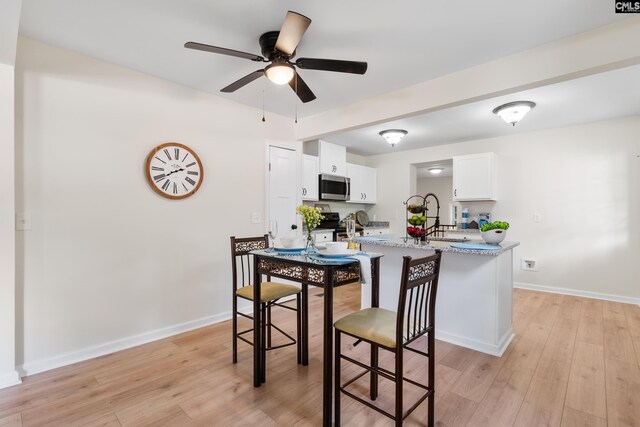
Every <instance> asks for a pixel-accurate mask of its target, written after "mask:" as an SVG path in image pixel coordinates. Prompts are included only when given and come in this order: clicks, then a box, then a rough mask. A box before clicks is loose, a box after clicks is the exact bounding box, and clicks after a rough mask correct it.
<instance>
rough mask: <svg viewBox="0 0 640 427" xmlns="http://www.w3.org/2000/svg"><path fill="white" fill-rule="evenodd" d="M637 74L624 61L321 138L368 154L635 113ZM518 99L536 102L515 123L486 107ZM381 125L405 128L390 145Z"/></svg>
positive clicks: (638, 108)
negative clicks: (615, 66)
mask: <svg viewBox="0 0 640 427" xmlns="http://www.w3.org/2000/svg"><path fill="white" fill-rule="evenodd" d="M639 76H640V66H633V67H627V68H622V69H619V70H615V71H610V72H607V73H601V74H597V75H592V76H589V77H583V78H580V79H575V80H570V81H566V82H563V83H557V84H554V85H549V86H544V87H540V88H537V89H532V90H527V91H523V92H519V93H516V94H511V95H507V96H502V97H498V98H493V99H489V100H484V101H479V102H474V103H470V104H466V105H462V106H458V107H454V108H449V109H445V110H441V111H436V112H433V113H428V114H424V115H419V116H414V117H411V118H407V119H402V120H395V121H392V122H388V123H385V124H381V125H376V126H369V127H365V128H361V129H356V130H353V131H349V132H345V133H341V134H336V135H331V136H327V137H325V138H323V139H325V140H327V141H330V142H334V143H337V144H340V145H344V146H346V147H347V150H348V151H349V152H353V153H355V154H361V155H372V154H384V153H391V152H394V151H402V150H413V149H416V148H423V147H430V146H436V145H442V144H450V143H455V142H461V141H468V140H475V139H482V138H489V137H496V136H502V135H511V134H517V133H522V132H532V131H536V130H541V129H547V128H554V127H560V126H568V125H574V124H579V123H587V122H593V121H598V120H606V119H611V118H615V117H623V116H630V115H638V114H640V78H639ZM522 100H526V101H533V102H535V103H536V104H537V106H536V107H535V108H534V109H533V110H531V111H530V112H529V113H528V114H527V115H526V116H525V118H524V119H522V121H521V122H520V123H518V124H517V125H516V126H515V127H513V126H511V125H509V124H507V123H505V122H504V121H503V120H502V119H500V118H499V117H497V116H496V115H494V114H493V113H492V111H493V109H494V108H495V107H497V106H499V105H502V104H505V103H507V102H511V101H522ZM384 129H405V130H407V131H408V132H409V133H408V134H407V136H405V137H404V139H403V140H402V142H400V143H399V144H397V145H396V146H395V147H391V146H389V145H388V144H387V143H386V142H385V141H384V139H383V138H381V137H380V135H378V133H379V132H380V131H381V130H384Z"/></svg>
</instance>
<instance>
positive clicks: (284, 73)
mask: <svg viewBox="0 0 640 427" xmlns="http://www.w3.org/2000/svg"><path fill="white" fill-rule="evenodd" d="M264 73H265V74H266V76H267V78H268V79H269V80H271V81H272V82H273V83H275V84H277V85H286V84H287V83H289V82H290V81H291V79H292V78H293V76H294V74H295V71H294V70H293V66H291V65H289V64H284V63H282V62H274V63H273V64H270V65H267V67H266V68H265V69H264Z"/></svg>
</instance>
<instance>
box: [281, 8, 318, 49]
mask: <svg viewBox="0 0 640 427" xmlns="http://www.w3.org/2000/svg"><path fill="white" fill-rule="evenodd" d="M310 24H311V19H309V18H307V17H306V16H304V15H300V14H299V13H296V12H292V11H288V12H287V16H286V17H285V18H284V22H283V23H282V28H280V34H279V35H278V40H277V41H276V49H278V50H279V51H280V52H284V53H286V54H287V55H292V54H293V52H294V51H295V50H296V47H298V44H299V43H300V40H302V36H303V35H304V32H305V31H307V28H309V25H310Z"/></svg>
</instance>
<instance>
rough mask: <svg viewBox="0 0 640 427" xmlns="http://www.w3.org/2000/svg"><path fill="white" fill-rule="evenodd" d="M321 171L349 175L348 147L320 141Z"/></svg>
mask: <svg viewBox="0 0 640 427" xmlns="http://www.w3.org/2000/svg"><path fill="white" fill-rule="evenodd" d="M318 157H320V173H327V174H330V175H338V176H347V148H346V147H343V146H342V145H336V144H332V143H330V142H326V141H318Z"/></svg>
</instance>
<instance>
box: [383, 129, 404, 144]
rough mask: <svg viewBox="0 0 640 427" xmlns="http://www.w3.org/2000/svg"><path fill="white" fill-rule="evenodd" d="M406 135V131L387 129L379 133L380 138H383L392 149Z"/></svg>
mask: <svg viewBox="0 0 640 427" xmlns="http://www.w3.org/2000/svg"><path fill="white" fill-rule="evenodd" d="M406 134H407V131H406V130H402V129H387V130H383V131H382V132H380V136H381V137H383V138H384V139H385V140H386V141H387V142H388V143H389V145H391V146H392V147H393V146H395V145H396V144H397V143H398V142H400V141H402V138H404V136H405V135H406Z"/></svg>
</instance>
